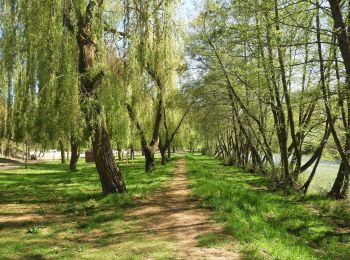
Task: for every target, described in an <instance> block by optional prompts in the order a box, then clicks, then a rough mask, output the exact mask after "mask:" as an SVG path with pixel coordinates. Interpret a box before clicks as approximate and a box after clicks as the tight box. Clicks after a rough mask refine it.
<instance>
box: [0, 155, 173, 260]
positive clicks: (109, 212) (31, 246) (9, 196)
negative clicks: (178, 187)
mask: <svg viewBox="0 0 350 260" xmlns="http://www.w3.org/2000/svg"><path fill="white" fill-rule="evenodd" d="M175 161H176V158H174V159H173V160H171V161H170V162H169V164H168V165H167V166H160V165H159V163H158V164H157V170H156V172H154V173H152V174H145V172H144V163H143V159H142V158H138V159H136V160H135V161H134V163H133V164H130V163H129V164H125V163H122V164H121V168H122V171H123V174H124V177H125V182H126V184H127V188H128V193H127V194H123V195H109V196H107V197H104V196H102V195H101V193H102V191H101V187H100V182H99V178H98V174H97V172H96V169H95V166H94V164H87V163H84V162H82V161H80V162H79V166H78V169H79V170H78V171H77V172H70V171H68V169H67V168H68V166H67V165H61V164H59V163H58V162H55V163H38V164H31V165H29V167H28V169H24V168H20V169H16V170H9V171H5V172H0V204H1V205H0V259H7V258H11V259H13V258H15V259H16V258H17V259H23V258H29V259H44V258H45V259H46V258H55V259H56V258H63V259H84V258H90V259H91V258H92V259H145V258H153V259H154V258H156V259H162V258H164V256H167V255H168V256H171V255H174V254H175V253H174V252H175V246H174V245H173V244H171V243H170V242H167V241H162V240H161V239H159V238H157V237H156V236H155V235H154V234H148V233H145V234H144V233H142V234H140V230H142V227H140V226H138V223H137V221H136V220H135V219H126V218H125V216H124V213H125V211H126V210H128V209H131V208H132V207H134V206H136V203H137V202H136V201H137V200H136V199H137V198H140V197H144V196H147V195H148V194H150V193H151V192H153V191H155V190H156V189H158V188H160V187H161V186H162V185H163V184H164V183H165V182H166V181H167V180H169V179H170V177H171V176H172V174H173V172H174V169H175Z"/></svg>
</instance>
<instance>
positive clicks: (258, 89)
mask: <svg viewBox="0 0 350 260" xmlns="http://www.w3.org/2000/svg"><path fill="white" fill-rule="evenodd" d="M349 17H350V3H349V1H338V0H329V1H322V0H317V1H297V0H289V1H279V0H269V1H210V0H208V1H205V3H204V7H203V10H202V11H201V13H200V14H199V15H198V17H197V18H196V20H195V22H194V29H193V33H192V35H191V36H190V37H189V40H188V45H187V46H188V47H187V48H188V53H189V55H190V57H191V59H192V60H193V61H192V63H193V67H194V68H195V69H196V70H197V71H199V72H197V74H198V75H200V76H199V77H198V75H197V76H195V77H193V85H194V86H195V88H196V89H197V90H196V91H195V92H196V93H195V94H196V95H197V98H198V100H199V101H200V102H199V104H198V105H199V107H200V108H201V109H202V110H203V109H204V110H205V113H203V114H202V115H200V114H199V115H198V117H197V118H198V120H197V121H196V122H197V123H196V124H197V126H196V127H197V129H198V131H199V132H200V134H201V136H202V137H203V138H205V139H206V145H204V146H203V148H204V152H207V153H211V154H216V155H217V156H220V157H223V158H224V159H225V162H226V164H229V165H232V164H234V165H241V166H243V167H251V168H252V169H253V170H254V171H258V172H261V173H263V174H266V175H268V176H269V177H270V178H271V179H272V181H273V184H274V186H275V187H277V188H283V189H286V188H293V189H300V190H302V191H303V192H305V193H306V192H307V191H308V188H309V185H310V183H311V181H312V180H313V178H314V176H315V174H316V169H317V167H318V164H319V162H320V160H321V158H322V156H324V155H326V154H328V155H329V154H331V155H332V156H333V158H339V159H340V161H341V163H340V167H339V171H338V174H337V177H336V180H335V182H334V184H333V186H332V188H331V190H330V191H329V194H328V195H329V196H330V197H334V198H346V197H347V194H348V190H349V172H350V168H349V167H350V166H349V158H350V157H349V156H350V150H349V149H350V132H349V131H350V106H349V104H350V95H349V93H350V82H349V76H350V66H349V65H350V56H349V55H350V42H349V40H350V30H349V22H350V20H349ZM304 154H309V155H311V156H310V158H309V159H308V160H307V161H306V162H304V163H302V157H303V155H304ZM308 169H309V170H310V171H311V174H310V175H309V177H308V179H307V180H306V181H305V182H304V183H301V184H300V182H301V181H302V179H301V174H302V173H303V172H305V171H306V170H308Z"/></svg>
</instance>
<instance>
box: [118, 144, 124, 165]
mask: <svg viewBox="0 0 350 260" xmlns="http://www.w3.org/2000/svg"><path fill="white" fill-rule="evenodd" d="M117 149H118V160H119V161H120V162H121V161H122V160H123V157H122V148H121V147H120V146H119V145H118V148H117Z"/></svg>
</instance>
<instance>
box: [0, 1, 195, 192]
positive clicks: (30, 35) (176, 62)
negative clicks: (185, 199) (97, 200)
mask: <svg viewBox="0 0 350 260" xmlns="http://www.w3.org/2000/svg"><path fill="white" fill-rule="evenodd" d="M177 4H178V3H177V2H176V1H169V0H155V1H146V0H130V1H103V0H90V1H85V0H78V1H69V0H58V1H44V2H43V1H34V2H33V1H27V0H5V1H2V2H1V4H0V10H1V17H0V19H1V20H0V21H1V22H0V24H1V28H0V53H1V68H0V75H1V88H0V99H1V103H0V104H1V107H0V118H1V120H0V122H1V123H0V142H1V147H2V149H1V150H2V152H3V153H5V154H10V153H11V151H12V150H14V149H15V147H16V144H25V145H26V147H28V146H29V147H30V146H35V147H38V146H39V147H41V148H44V149H45V148H49V147H52V146H59V147H60V149H61V151H62V156H63V158H64V150H65V149H67V146H70V151H71V158H70V168H71V170H75V169H76V165H77V161H78V159H79V155H80V148H81V147H87V146H90V147H92V151H93V154H94V160H95V163H96V168H97V171H98V174H99V176H100V180H101V185H102V190H103V193H104V194H109V193H123V192H126V185H125V183H124V180H123V176H122V172H121V170H120V167H119V166H118V164H117V162H116V161H115V159H114V154H113V150H112V147H117V148H118V150H119V151H121V147H129V148H131V149H132V150H134V149H135V148H138V147H140V145H139V143H141V149H142V151H143V154H144V155H145V159H146V166H145V170H146V171H147V172H150V171H153V170H154V168H155V151H156V149H158V148H159V150H160V151H161V154H162V163H163V164H165V163H166V160H167V156H169V155H170V149H171V146H172V145H173V144H174V140H175V136H176V135H177V134H178V133H179V129H180V126H181V124H182V123H183V122H184V120H185V117H186V115H187V114H188V108H187V107H188V106H187V99H186V98H185V95H184V94H183V93H182V92H181V90H180V88H179V84H178V77H179V76H178V75H179V74H181V73H182V71H183V68H184V59H183V57H184V55H183V47H182V45H181V42H180V41H178V40H177V38H179V37H181V33H182V32H181V30H182V29H181V25H177V24H176V20H175V17H174V12H175V7H176V6H177ZM138 140H141V142H138ZM89 143H90V144H89ZM178 144H179V145H181V142H178ZM17 146H18V145H17ZM166 151H168V154H166ZM26 152H27V151H26Z"/></svg>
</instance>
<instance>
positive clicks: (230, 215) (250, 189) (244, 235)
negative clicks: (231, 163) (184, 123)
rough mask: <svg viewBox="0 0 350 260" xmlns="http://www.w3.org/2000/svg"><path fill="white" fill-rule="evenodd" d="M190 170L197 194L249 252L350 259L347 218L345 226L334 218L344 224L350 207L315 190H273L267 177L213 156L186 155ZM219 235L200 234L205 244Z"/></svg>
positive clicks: (267, 256)
mask: <svg viewBox="0 0 350 260" xmlns="http://www.w3.org/2000/svg"><path fill="white" fill-rule="evenodd" d="M187 170H188V177H189V178H190V180H191V187H192V188H193V196H195V197H197V198H200V199H201V200H202V203H201V206H202V207H207V208H210V209H212V210H213V211H214V218H215V219H216V220H217V221H219V222H222V223H224V224H225V228H226V232H228V233H230V234H232V235H234V236H235V238H236V239H237V240H238V241H239V243H240V249H241V251H242V252H243V253H244V254H245V255H247V256H248V257H250V258H253V259H349V257H350V233H349V222H347V224H348V225H347V226H346V228H344V226H343V228H342V226H339V225H337V221H334V219H335V220H339V219H340V220H342V221H341V223H342V224H343V225H344V223H345V224H346V220H348V217H349V214H348V211H347V210H346V209H344V208H342V207H340V206H337V207H335V208H334V209H333V210H332V209H331V208H332V202H331V201H328V200H325V199H322V198H320V197H316V196H314V197H310V198H309V197H307V198H305V197H302V196H301V195H299V194H295V195H293V194H292V195H289V196H287V195H285V194H283V193H282V192H270V191H268V190H267V189H266V188H265V184H266V182H265V179H264V178H263V177H261V176H258V175H253V174H251V173H248V172H246V171H244V170H242V169H239V168H236V167H226V166H224V165H223V164H222V162H220V161H218V160H215V159H214V158H209V157H204V156H196V155H191V156H187ZM322 206H323V210H322ZM347 206H348V205H347ZM343 207H344V206H343ZM313 209H314V210H313ZM217 241H218V239H217V238H216V237H215V236H214V237H213V236H209V237H204V238H202V243H203V244H211V243H213V244H214V245H215V244H216V243H217Z"/></svg>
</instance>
